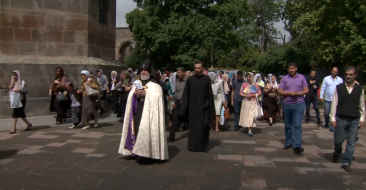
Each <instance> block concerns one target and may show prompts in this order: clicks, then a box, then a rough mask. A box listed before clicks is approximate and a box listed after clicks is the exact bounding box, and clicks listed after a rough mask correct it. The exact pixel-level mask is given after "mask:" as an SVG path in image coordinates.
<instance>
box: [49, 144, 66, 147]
mask: <svg viewBox="0 0 366 190" xmlns="http://www.w3.org/2000/svg"><path fill="white" fill-rule="evenodd" d="M65 144H66V143H50V144H47V145H45V146H51V147H61V146H64V145H65Z"/></svg>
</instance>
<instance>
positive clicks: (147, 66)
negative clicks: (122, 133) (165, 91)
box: [134, 59, 160, 136]
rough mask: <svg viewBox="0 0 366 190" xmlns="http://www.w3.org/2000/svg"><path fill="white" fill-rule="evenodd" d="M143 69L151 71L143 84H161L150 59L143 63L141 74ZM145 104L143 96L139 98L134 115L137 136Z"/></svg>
mask: <svg viewBox="0 0 366 190" xmlns="http://www.w3.org/2000/svg"><path fill="white" fill-rule="evenodd" d="M143 69H146V70H147V71H148V72H149V73H150V78H149V79H148V80H141V83H142V86H145V85H146V84H147V83H148V82H154V83H157V84H160V83H159V82H158V80H157V79H156V74H155V69H154V66H153V65H152V63H151V62H150V60H149V59H145V60H144V61H143V62H142V63H141V66H140V70H139V74H140V72H141V70H143ZM144 104H145V101H143V100H142V99H141V98H137V109H136V114H135V115H134V122H135V130H136V136H137V134H138V132H139V128H140V121H141V117H142V112H143V111H144Z"/></svg>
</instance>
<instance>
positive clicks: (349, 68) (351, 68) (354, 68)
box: [345, 66, 357, 74]
mask: <svg viewBox="0 0 366 190" xmlns="http://www.w3.org/2000/svg"><path fill="white" fill-rule="evenodd" d="M351 70H354V71H355V74H357V70H356V67H354V66H347V67H346V70H345V72H347V71H351Z"/></svg>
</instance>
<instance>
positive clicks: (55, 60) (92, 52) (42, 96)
mask: <svg viewBox="0 0 366 190" xmlns="http://www.w3.org/2000/svg"><path fill="white" fill-rule="evenodd" d="M0 3H1V4H0V117H2V118H4V117H9V116H11V109H10V108H9V105H8V104H9V103H8V90H7V87H8V86H9V85H10V80H11V75H12V71H13V70H19V71H20V75H21V79H22V80H25V81H26V83H27V86H28V90H29V94H28V96H27V98H28V102H27V107H26V113H28V115H29V116H32V115H44V114H50V113H49V111H48V106H49V104H48V102H49V100H48V99H49V97H48V89H49V86H50V85H51V83H52V81H53V77H54V74H55V68H56V67H57V66H61V67H63V68H64V70H65V71H66V73H67V75H68V76H69V80H70V81H71V82H74V83H76V86H78V85H80V84H79V83H80V80H81V78H80V71H81V70H83V69H88V70H91V71H93V72H96V70H97V69H98V68H102V69H104V70H105V72H106V73H107V72H109V71H111V70H119V69H120V66H119V65H120V62H119V61H116V60H115V57H116V53H115V51H116V44H115V39H116V0H1V1H0ZM107 76H108V75H107Z"/></svg>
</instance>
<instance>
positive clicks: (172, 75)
mask: <svg viewBox="0 0 366 190" xmlns="http://www.w3.org/2000/svg"><path fill="white" fill-rule="evenodd" d="M176 76H177V72H175V73H172V74H171V75H170V79H169V82H170V86H171V87H172V92H175V86H176Z"/></svg>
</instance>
